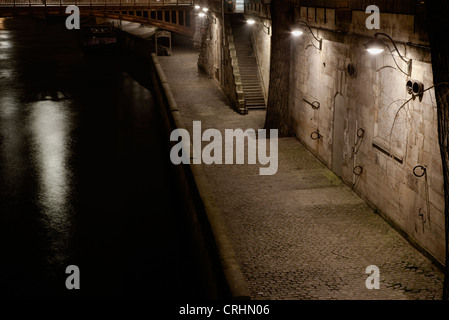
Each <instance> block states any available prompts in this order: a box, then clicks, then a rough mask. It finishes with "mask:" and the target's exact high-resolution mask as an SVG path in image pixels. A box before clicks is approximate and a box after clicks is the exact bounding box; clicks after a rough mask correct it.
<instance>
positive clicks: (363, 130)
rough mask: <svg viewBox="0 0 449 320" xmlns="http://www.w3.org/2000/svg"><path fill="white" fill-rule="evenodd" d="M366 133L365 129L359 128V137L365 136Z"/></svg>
mask: <svg viewBox="0 0 449 320" xmlns="http://www.w3.org/2000/svg"><path fill="white" fill-rule="evenodd" d="M364 135H365V129H363V128H359V130H357V137H358V138H360V139H361V138H363V136H364Z"/></svg>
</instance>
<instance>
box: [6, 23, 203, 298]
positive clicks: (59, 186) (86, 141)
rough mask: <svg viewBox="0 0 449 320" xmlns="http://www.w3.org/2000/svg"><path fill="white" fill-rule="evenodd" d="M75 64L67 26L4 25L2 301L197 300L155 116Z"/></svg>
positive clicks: (119, 65) (99, 63)
mask: <svg viewBox="0 0 449 320" xmlns="http://www.w3.org/2000/svg"><path fill="white" fill-rule="evenodd" d="M80 52H81V50H80V48H79V46H78V39H77V34H76V31H75V30H67V29H65V27H64V21H53V22H48V21H47V22H44V21H42V20H38V19H32V18H14V19H4V18H0V284H1V290H0V297H2V298H5V297H7V298H55V297H58V298H59V297H60V298H159V299H160V298H162V299H174V298H184V297H192V294H193V293H194V291H195V289H194V288H193V287H194V282H195V281H196V279H195V278H194V276H193V275H192V273H191V270H190V269H189V268H190V265H189V254H188V250H187V248H186V247H185V245H184V239H183V236H184V233H183V232H184V230H182V228H181V226H180V225H179V224H178V223H177V222H176V212H177V207H176V203H177V201H176V197H175V194H174V193H173V192H172V190H173V186H172V185H171V181H172V180H173V179H172V177H171V173H170V164H169V150H168V146H167V138H166V137H165V136H164V134H163V129H162V126H161V121H162V120H161V118H160V113H159V110H158V107H157V106H155V104H154V102H153V98H152V94H151V92H150V91H148V90H147V89H145V88H144V87H143V86H141V85H140V84H139V83H137V82H136V81H135V80H133V78H131V77H130V76H129V75H128V73H127V66H129V62H127V63H124V60H126V59H124V58H122V57H120V56H109V57H104V56H98V55H96V56H90V57H83V56H82V55H81V54H80ZM137 69H138V68H137ZM69 265H76V266H78V267H79V270H80V290H68V289H67V288H66V286H65V281H66V278H67V277H68V276H69V275H68V274H66V273H65V271H66V267H67V266H69Z"/></svg>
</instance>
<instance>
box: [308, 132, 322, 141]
mask: <svg viewBox="0 0 449 320" xmlns="http://www.w3.org/2000/svg"><path fill="white" fill-rule="evenodd" d="M310 138H311V139H312V140H318V139H319V138H321V134H320V132H319V131H318V130H317V131H314V132H312V133H311V134H310Z"/></svg>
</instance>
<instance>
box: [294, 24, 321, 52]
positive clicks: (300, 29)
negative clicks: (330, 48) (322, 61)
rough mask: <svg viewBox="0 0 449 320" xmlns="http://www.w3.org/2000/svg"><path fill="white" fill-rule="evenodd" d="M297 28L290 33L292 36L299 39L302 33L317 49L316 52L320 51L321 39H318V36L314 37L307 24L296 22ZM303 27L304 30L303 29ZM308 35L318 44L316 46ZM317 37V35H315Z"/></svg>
mask: <svg viewBox="0 0 449 320" xmlns="http://www.w3.org/2000/svg"><path fill="white" fill-rule="evenodd" d="M297 24H298V25H297V26H296V27H295V29H294V30H293V31H292V35H293V36H294V37H300V36H302V35H303V34H304V33H305V34H306V35H307V36H308V37H309V40H310V43H311V44H312V45H313V46H314V47H315V48H317V49H318V50H321V49H322V47H323V39H320V38H318V36H315V35H314V34H313V31H312V29H311V28H310V26H309V25H308V24H307V22H305V21H298V22H297ZM304 27H305V28H304ZM307 29H308V30H309V32H307ZM309 33H310V34H311V35H312V36H313V38H314V39H315V41H317V42H318V45H316V44H315V43H314V42H313V41H312V38H311V37H310V35H309ZM317 35H318V34H317Z"/></svg>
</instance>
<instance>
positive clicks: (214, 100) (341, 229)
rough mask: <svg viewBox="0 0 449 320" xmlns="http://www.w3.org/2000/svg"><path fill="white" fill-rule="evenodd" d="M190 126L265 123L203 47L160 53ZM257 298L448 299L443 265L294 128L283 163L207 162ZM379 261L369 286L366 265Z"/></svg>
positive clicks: (283, 145)
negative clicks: (218, 77)
mask: <svg viewBox="0 0 449 320" xmlns="http://www.w3.org/2000/svg"><path fill="white" fill-rule="evenodd" d="M159 61H160V62H161V65H162V67H163V70H164V72H165V74H166V76H167V79H168V81H169V82H170V85H171V88H172V90H173V93H174V96H175V98H176V100H177V102H178V104H179V109H180V112H181V114H182V116H183V119H184V121H185V123H186V125H187V127H188V128H189V129H190V130H191V127H192V122H193V121H196V120H201V121H202V130H205V129H207V128H217V129H219V130H224V129H233V128H241V129H246V128H254V129H257V128H262V126H263V122H264V116H265V113H264V112H263V111H251V112H250V113H249V114H248V115H246V116H242V115H239V114H237V113H236V112H234V111H233V110H232V109H231V108H230V106H229V102H228V100H227V98H226V96H225V95H224V94H223V92H222V91H221V90H220V88H219V87H218V86H217V85H216V84H215V83H214V82H213V81H212V80H211V79H209V78H208V76H207V75H205V74H203V73H201V72H200V71H198V69H197V65H196V61H197V53H196V52H195V51H192V50H188V49H185V48H175V49H174V55H173V56H171V57H159ZM203 167H204V168H203V169H204V171H205V173H206V176H207V178H208V180H209V183H210V184H211V186H212V188H213V192H214V195H215V197H216V202H217V204H218V205H219V207H220V208H221V210H222V214H223V216H224V219H225V222H226V227H227V229H228V233H229V237H230V238H231V241H232V243H233V245H234V247H235V251H236V254H237V256H238V259H239V262H240V264H241V268H242V271H243V273H244V276H245V278H246V280H247V283H248V286H249V288H250V291H251V297H252V299H314V300H315V299H338V300H342V299H382V300H384V299H407V300H411V299H440V298H441V293H442V282H443V274H442V273H441V272H440V271H439V269H438V268H437V267H435V266H434V265H433V264H432V263H431V262H430V261H429V260H428V259H427V258H426V257H424V256H423V255H422V254H421V253H419V252H418V251H417V250H415V249H414V248H413V247H412V246H411V245H410V244H409V243H408V242H407V241H406V240H405V239H404V238H403V237H402V236H401V235H400V234H398V233H397V232H396V231H395V230H394V229H393V228H392V227H391V226H389V225H388V224H387V223H386V222H385V221H384V220H383V219H382V218H381V217H380V216H378V215H377V214H375V213H374V212H373V210H372V209H371V208H370V207H369V206H368V205H367V204H366V203H365V202H364V201H363V200H362V199H361V198H359V197H358V196H357V195H356V194H355V193H354V192H353V191H352V190H351V188H349V187H348V186H346V185H345V184H343V183H341V181H340V179H339V178H338V177H336V176H335V175H334V174H333V173H332V172H331V171H330V170H328V169H327V168H326V167H325V166H324V165H323V164H322V163H321V162H319V161H318V160H317V159H316V158H315V157H314V156H313V155H312V154H311V153H310V152H309V151H308V150H307V149H306V148H305V147H304V146H303V145H301V144H300V143H299V142H298V141H297V140H296V139H295V138H282V139H279V170H278V172H277V174H275V175H273V176H260V175H259V174H258V170H259V165H211V166H207V165H203ZM369 265H376V266H378V267H379V269H380V278H381V281H380V289H379V290H368V289H367V288H366V286H365V280H366V279H367V277H368V274H365V269H366V267H367V266H369Z"/></svg>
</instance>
